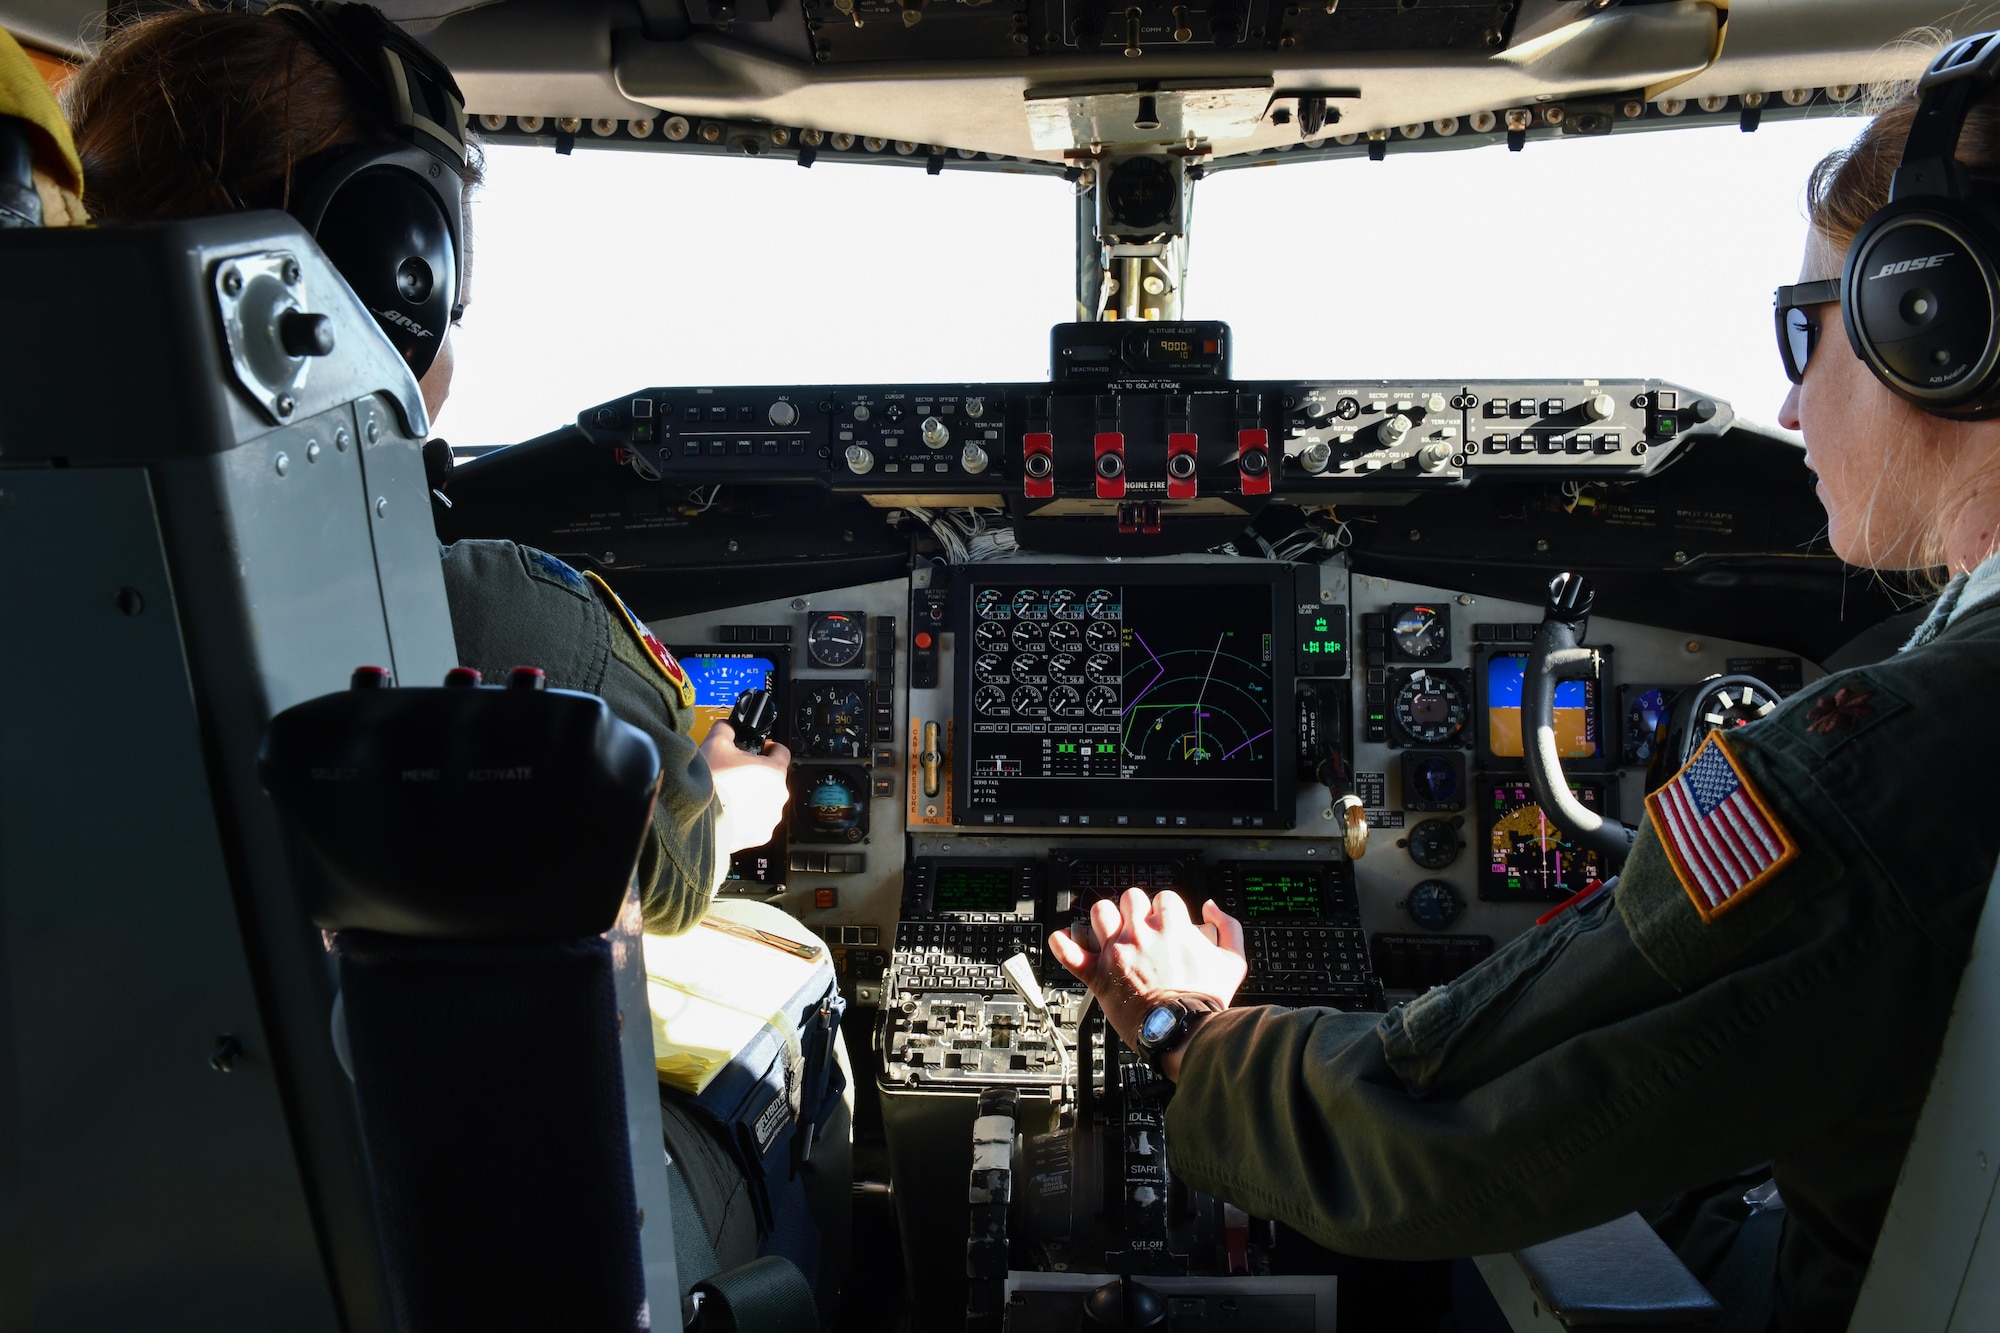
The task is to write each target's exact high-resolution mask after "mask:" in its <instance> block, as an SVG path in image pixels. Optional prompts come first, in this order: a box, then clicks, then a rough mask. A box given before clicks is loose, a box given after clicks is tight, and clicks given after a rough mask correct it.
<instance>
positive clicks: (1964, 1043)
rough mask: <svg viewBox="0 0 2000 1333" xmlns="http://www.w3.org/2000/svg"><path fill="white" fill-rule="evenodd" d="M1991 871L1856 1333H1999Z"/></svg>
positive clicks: (1999, 1026)
mask: <svg viewBox="0 0 2000 1333" xmlns="http://www.w3.org/2000/svg"><path fill="white" fill-rule="evenodd" d="M1996 886H2000V866H1996V867H1995V869H1994V879H1993V882H1992V884H1990V885H1989V886H1988V888H1987V893H1986V903H1987V905H1986V909H1985V910H1984V911H1982V912H1981V913H1980V917H1979V930H1978V932H1977V934H1975V935H1974V937H1973V942H1972V958H1971V960H1970V961H1969V962H1967V963H1966V965H1965V975H1964V976H1963V977H1962V978H1961V979H1960V980H1959V983H1958V998H1957V1001H1956V1002H1955V1003H1954V1004H1953V1005H1952V1012H1951V1024H1950V1026H1949V1027H1947V1028H1946V1029H1945V1036H1944V1051H1943V1053H1942V1054H1941V1055H1940V1056H1939V1057H1938V1066H1937V1072H1936V1073H1935V1074H1934V1075H1933V1076H1932V1078H1931V1090H1930V1095H1929V1097H1928V1098H1927V1099H1926V1100H1925V1102H1924V1110H1923V1115H1922V1116H1921V1117H1920V1118H1919V1119H1918V1121H1917V1131H1916V1134H1915V1135H1914V1136H1913V1137H1912V1138H1911V1140H1910V1151H1909V1153H1908V1155H1907V1156H1905V1157H1904V1159H1903V1171H1902V1175H1901V1176H1900V1177H1899V1178H1898V1179H1897V1182H1896V1193H1895V1196H1894V1197H1893V1198H1892V1199H1891V1200H1890V1201H1889V1212H1888V1216H1887V1217H1885V1218H1884V1219H1883V1222H1882V1232H1881V1235H1880V1236H1879V1237H1878V1238H1877V1239H1876V1242H1875V1257H1874V1260H1873V1261H1872V1262H1871V1263H1870V1264H1869V1266H1868V1277H1867V1280H1866V1281H1865V1282H1864V1283H1863V1284H1862V1287H1861V1297H1860V1300H1859V1301H1858V1302H1857V1303H1856V1304H1855V1307H1854V1318H1853V1321H1852V1322H1851V1323H1850V1324H1849V1325H1848V1326H1849V1328H1850V1329H1852V1330H1854V1333H1876V1331H1877V1330H1880V1331H1881V1333H1891V1331H1892V1330H1893V1333H1943V1331H1944V1330H1953V1331H1954V1333H1957V1331H1958V1330H1966V1331H1968V1333H1969V1331H1970V1330H1974V1329H1993V1328H2000V1194H1996V1190H1995V1185H1996V1182H2000V912H1996V911H1994V910H1993V901H1994V893H1995V890H1996Z"/></svg>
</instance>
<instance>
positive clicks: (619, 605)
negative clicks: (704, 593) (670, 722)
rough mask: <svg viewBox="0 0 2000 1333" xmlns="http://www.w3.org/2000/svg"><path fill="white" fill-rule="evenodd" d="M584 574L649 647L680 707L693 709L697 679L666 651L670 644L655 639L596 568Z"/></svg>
mask: <svg viewBox="0 0 2000 1333" xmlns="http://www.w3.org/2000/svg"><path fill="white" fill-rule="evenodd" d="M583 576H584V577H585V578H587V579H589V580H590V581H591V582H592V583H594V584H596V585H597V590H598V591H599V592H601V593H603V594H604V597H605V600H607V601H609V602H610V603H611V606H612V608H613V609H614V610H616V611H617V612H618V618H619V619H620V620H622V621H624V622H625V628H626V629H629V630H631V631H632V637H633V638H635V639H637V640H638V641H639V646H640V647H641V648H643V649H645V650H646V656H647V657H649V658H651V659H652V661H653V665H654V666H656V667H658V668H659V669H660V674H661V675H663V676H665V677H666V678H667V683H668V684H669V685H671V686H673V687H674V691H675V694H676V695H677V696H678V697H679V699H680V701H681V707H683V708H693V707H694V682H693V681H691V680H689V679H688V674H687V672H686V671H685V670H684V669H683V668H682V667H681V664H680V662H679V661H677V660H676V659H675V657H674V655H673V654H672V653H670V652H668V651H667V645H665V644H664V643H661V642H660V641H659V640H658V639H657V638H655V637H654V636H653V632H652V631H651V630H649V629H647V628H646V625H645V622H643V621H642V620H640V619H639V617H637V616H635V615H633V614H632V609H631V608H630V607H628V606H626V605H625V603H624V602H623V601H621V600H619V597H618V594H617V593H615V592H613V591H611V585H610V584H608V583H606V582H605V581H604V580H603V578H602V577H600V576H599V575H598V573H597V571H596V570H594V569H587V570H585V571H584V573H583Z"/></svg>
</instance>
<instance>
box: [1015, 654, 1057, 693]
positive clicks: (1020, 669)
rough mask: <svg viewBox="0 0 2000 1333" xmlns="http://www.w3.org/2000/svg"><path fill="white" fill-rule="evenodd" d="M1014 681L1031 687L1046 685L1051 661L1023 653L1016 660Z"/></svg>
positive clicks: (1036, 655)
mask: <svg viewBox="0 0 2000 1333" xmlns="http://www.w3.org/2000/svg"><path fill="white" fill-rule="evenodd" d="M1013 670H1014V679H1015V680H1017V681H1023V682H1025V683H1027V684H1030V685H1046V684H1047V683H1048V680H1049V659H1048V658H1046V657H1042V656H1040V655H1038V654H1036V653H1022V654H1021V655H1020V656H1018V657H1016V658H1015V659H1014V667H1013Z"/></svg>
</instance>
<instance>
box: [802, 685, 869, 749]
mask: <svg viewBox="0 0 2000 1333" xmlns="http://www.w3.org/2000/svg"><path fill="white" fill-rule="evenodd" d="M798 688H799V689H801V690H803V691H804V694H803V696H802V697H801V698H800V700H799V706H798V713H797V718H796V725H795V726H794V727H793V729H792V734H793V736H794V737H796V738H797V740H798V743H799V750H800V752H801V753H802V754H805V755H807V756H809V757H811V758H815V759H836V758H837V759H859V758H860V757H861V756H862V755H863V754H864V753H865V752H866V750H865V747H866V745H867V728H868V722H869V716H870V714H869V708H868V689H869V687H868V682H867V681H855V680H815V681H800V682H799V683H798Z"/></svg>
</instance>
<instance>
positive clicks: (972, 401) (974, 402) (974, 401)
mask: <svg viewBox="0 0 2000 1333" xmlns="http://www.w3.org/2000/svg"><path fill="white" fill-rule="evenodd" d="M965 415H967V416H969V417H971V418H972V419H973V420H974V421H977V420H979V418H981V417H983V416H985V415H986V400H985V399H984V398H968V399H966V400H965Z"/></svg>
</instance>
